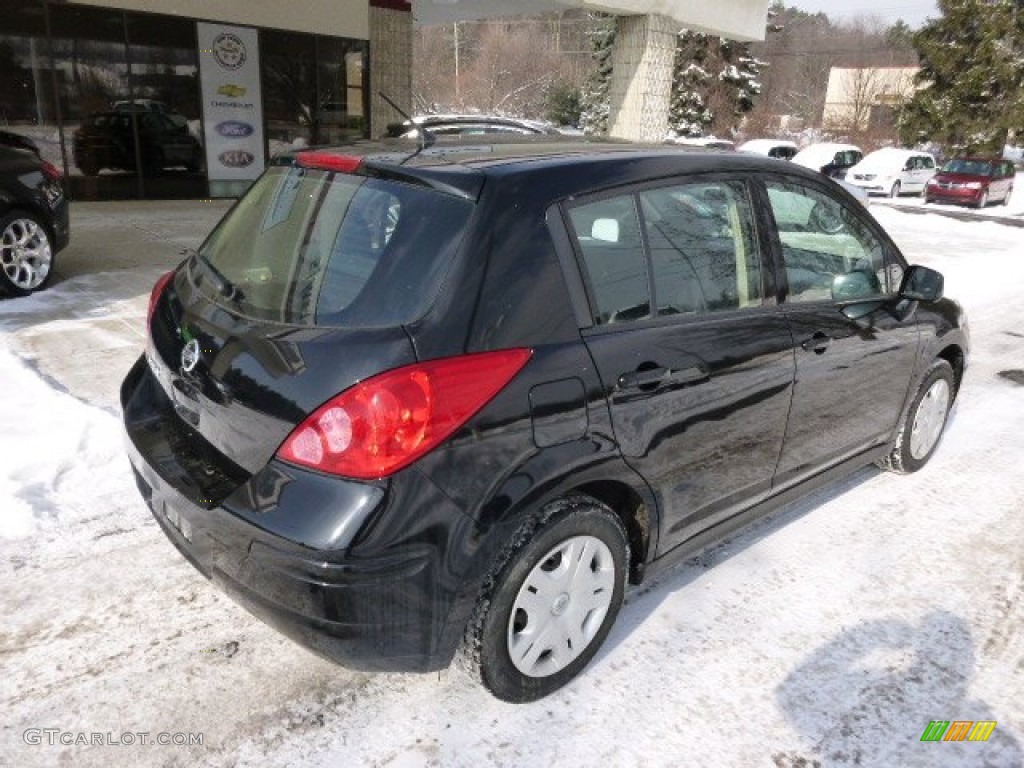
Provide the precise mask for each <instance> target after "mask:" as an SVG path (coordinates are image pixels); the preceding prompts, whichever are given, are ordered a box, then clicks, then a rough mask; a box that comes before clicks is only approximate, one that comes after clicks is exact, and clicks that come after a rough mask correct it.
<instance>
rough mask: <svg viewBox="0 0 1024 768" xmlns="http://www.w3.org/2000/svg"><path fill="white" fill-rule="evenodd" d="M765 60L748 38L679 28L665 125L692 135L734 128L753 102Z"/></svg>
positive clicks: (724, 131) (678, 132) (682, 134)
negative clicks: (745, 40)
mask: <svg viewBox="0 0 1024 768" xmlns="http://www.w3.org/2000/svg"><path fill="white" fill-rule="evenodd" d="M764 66H767V65H766V63H765V62H763V61H760V60H758V59H756V58H755V57H753V56H751V55H750V48H749V46H748V45H747V44H746V43H738V42H735V41H733V40H726V39H725V38H721V37H713V36H711V35H706V34H702V33H699V32H693V31H690V30H683V31H682V32H680V33H679V39H678V42H677V45H676V59H675V66H674V72H673V83H672V96H671V102H670V107H669V129H670V130H671V131H672V132H674V133H675V134H676V135H677V136H691V137H695V136H703V135H705V134H707V133H728V132H730V131H732V129H733V128H735V126H736V123H737V122H738V121H739V118H740V117H741V116H742V115H744V114H746V113H747V112H749V111H750V110H751V109H753V108H754V100H755V98H756V97H757V95H758V94H759V93H760V92H761V83H760V81H759V79H758V78H759V76H760V72H761V68H762V67H764ZM713 73H714V74H713Z"/></svg>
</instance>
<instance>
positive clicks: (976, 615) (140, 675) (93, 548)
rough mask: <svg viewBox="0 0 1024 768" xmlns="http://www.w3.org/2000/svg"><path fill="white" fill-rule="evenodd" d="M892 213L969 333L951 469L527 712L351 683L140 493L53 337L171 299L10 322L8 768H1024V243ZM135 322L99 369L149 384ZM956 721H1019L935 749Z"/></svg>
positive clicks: (654, 602) (737, 565)
mask: <svg viewBox="0 0 1024 768" xmlns="http://www.w3.org/2000/svg"><path fill="white" fill-rule="evenodd" d="M1021 197H1022V198H1024V195H1021ZM872 211H873V213H874V215H875V216H876V217H877V218H878V219H879V220H880V221H881V222H882V223H883V224H884V225H885V226H886V227H887V228H888V229H889V231H890V232H891V233H892V234H893V236H894V237H895V239H896V240H897V242H898V243H900V245H901V247H902V248H903V249H904V251H905V253H906V254H907V256H908V258H909V259H910V260H911V261H912V262H919V263H926V264H929V265H931V266H934V267H936V268H938V269H940V270H942V271H943V272H944V273H945V275H946V290H947V293H948V294H950V295H952V296H955V297H957V298H959V299H960V300H961V301H962V302H963V303H964V305H965V306H966V308H967V311H968V314H969V317H970V322H971V333H972V340H973V345H974V346H973V349H972V355H971V359H970V368H969V370H968V374H967V377H966V381H965V383H964V386H963V390H962V393H961V396H960V399H959V401H958V404H957V406H956V408H955V411H954V413H953V417H952V422H951V424H950V427H949V431H948V433H947V435H946V437H945V438H944V440H943V442H942V444H941V446H940V448H939V451H938V454H937V455H936V456H935V458H934V459H933V460H932V462H931V463H930V464H929V465H928V466H927V467H926V468H925V469H924V470H923V471H921V472H920V473H918V474H916V475H912V476H907V477H898V476H895V475H891V474H885V473H882V472H879V471H877V470H875V469H864V470H862V471H860V472H858V473H857V474H856V475H854V476H853V477H851V478H849V479H848V480H846V481H844V482H842V483H841V484H839V485H837V486H834V487H832V488H830V489H828V490H826V491H823V492H819V493H816V494H814V495H813V496H811V497H810V498H807V499H805V500H803V501H800V502H798V503H795V504H792V505H790V506H788V507H785V508H783V509H782V510H780V511H779V512H777V513H776V514H774V515H773V516H771V518H769V519H767V520H765V521H764V522H763V523H760V524H759V525H757V526H756V527H754V528H753V529H749V530H747V531H746V532H744V533H742V534H740V535H737V536H735V537H734V538H732V539H731V540H730V541H728V542H726V543H725V544H724V545H722V546H719V547H718V548H716V549H714V550H712V551H710V552H708V553H706V554H705V555H703V556H701V557H699V558H696V559H694V560H692V561H690V562H687V563H685V564H682V565H680V566H678V567H677V568H675V569H674V570H672V571H670V572H668V573H667V574H664V575H662V576H661V577H660V578H659V579H657V580H656V581H655V582H653V583H649V584H645V585H644V586H643V587H642V588H640V589H638V590H635V591H633V592H632V593H631V594H630V595H629V597H628V603H627V605H626V606H625V607H624V609H623V611H622V613H621V614H620V617H619V622H618V624H617V626H616V628H615V629H614V630H613V632H612V634H611V636H610V638H609V641H608V643H607V644H606V646H605V648H604V649H603V650H602V651H601V653H600V654H599V655H598V657H597V659H596V660H595V662H594V663H593V664H591V666H590V668H589V669H588V670H586V672H585V673H584V674H583V675H582V676H581V677H580V678H579V679H578V680H576V681H575V682H574V683H572V684H571V685H569V686H568V687H566V688H565V689H563V690H562V691H560V692H558V693H556V694H555V695H553V696H551V697H550V698H548V699H545V700H542V701H540V702H537V703H535V704H530V705H523V706H511V705H507V704H503V703H500V702H497V701H496V700H494V699H492V698H491V697H489V696H488V695H487V694H486V693H485V692H484V691H483V690H482V689H481V688H479V687H477V686H476V685H474V684H472V683H471V682H470V681H469V680H468V679H467V678H466V677H465V676H464V675H463V674H462V673H461V672H459V671H458V670H452V671H449V672H445V673H442V674H440V675H427V676H412V675H378V676H374V675H367V674H362V673H357V672H350V671H347V670H345V669H342V668H340V667H336V666H333V665H331V664H328V663H327V662H324V661H322V660H320V659H318V658H315V657H314V656H312V655H310V654H308V653H307V652H305V651H304V650H302V649H300V648H298V647H297V646H295V645H293V644H292V643H291V642H290V641H288V640H286V639H284V638H282V637H280V636H279V635H277V634H276V633H275V632H274V631H272V630H270V629H269V628H267V627H265V626H264V625H262V624H261V623H260V622H258V621H256V620H255V619H253V618H251V617H250V616H249V615H248V614H247V613H246V612H245V611H243V610H242V609H240V608H238V607H236V606H235V605H234V604H233V603H232V602H231V601H230V600H228V599H227V598H225V597H223V596H222V595H221V594H220V593H219V592H218V591H217V590H216V589H215V588H214V587H213V586H211V585H210V584H208V583H207V582H206V581H205V580H204V579H203V578H202V577H201V576H200V575H199V574H198V573H197V572H196V571H194V570H193V569H192V567H191V566H189V565H188V564H186V562H185V561H184V560H183V559H182V558H181V557H180V556H179V555H178V554H177V552H176V551H175V550H174V548H173V547H172V546H171V545H170V543H169V542H168V541H166V539H165V538H164V536H163V534H162V533H161V532H160V531H159V530H158V528H157V526H156V525H155V523H153V522H152V521H151V519H150V515H149V512H148V511H147V509H146V507H145V505H144V504H143V502H142V500H141V499H140V498H139V496H138V494H137V493H136V491H135V488H134V484H133V482H132V479H131V474H130V472H129V469H128V463H127V460H126V459H125V458H124V456H123V455H122V452H121V447H120V446H121V444H120V440H121V438H120V432H119V426H118V417H117V415H116V412H117V397H116V389H115V388H114V387H113V386H104V387H102V388H101V387H93V388H91V389H90V388H89V387H87V386H86V382H84V379H83V376H82V373H81V370H82V364H81V360H79V364H78V365H77V367H75V370H76V374H75V375H74V376H72V377H70V378H68V377H66V376H65V375H64V374H65V373H66V371H67V369H68V368H69V367H71V366H72V363H73V362H74V360H73V358H74V357H75V354H76V352H77V351H78V350H76V349H71V350H68V349H67V348H66V347H64V346H61V345H60V344H47V343H44V342H43V341H42V340H43V339H45V337H46V336H47V335H48V334H49V335H51V336H52V337H53V338H54V339H58V338H65V337H66V336H67V334H70V333H75V332H78V333H80V334H82V335H81V337H80V338H83V339H88V338H94V339H96V340H97V343H98V339H99V338H100V336H99V335H96V336H90V333H92V332H93V329H94V328H95V325H96V324H97V323H99V322H104V323H106V325H104V326H103V328H105V329H106V330H105V333H106V334H107V335H109V334H111V333H114V332H115V329H114V326H115V325H121V326H124V325H126V324H129V325H130V324H132V323H135V324H136V325H137V328H141V327H142V325H143V322H144V316H145V308H146V298H147V297H146V295H145V293H143V292H140V291H138V290H135V291H134V292H133V293H132V295H130V296H126V295H125V292H124V291H123V290H122V291H121V293H120V294H117V295H116V296H115V297H114V298H113V299H112V306H111V308H110V310H109V313H108V314H110V315H112V316H114V317H115V321H111V320H110V318H109V317H106V315H105V311H104V305H103V302H102V301H100V300H96V297H95V295H94V293H95V291H96V290H98V286H101V285H102V284H103V281H102V280H98V279H97V278H95V277H94V278H90V277H87V276H83V277H78V278H73V279H69V280H65V281H64V282H62V283H59V284H58V285H55V286H54V287H53V288H52V289H51V290H50V291H47V292H46V293H43V294H39V295H37V296H35V297H32V298H29V299H24V300H18V301H7V302H3V303H0V329H2V330H3V334H2V335H0V611H2V615H3V624H2V625H0V711H2V712H3V713H4V717H3V718H2V720H0V765H5V766H17V767H18V768H22V767H23V766H35V765H74V766H104V767H106V766H114V765H117V766H124V765H159V766H184V765H189V766H191V765H209V766H250V765H252V766H277V765H295V766H321V765H322V766H339V765H340V766H362V765H379V766H397V767H401V768H413V767H418V766H485V765H499V766H556V765H604V766H662V765H663V766H714V767H716V768H717V767H720V766H722V767H728V766H740V767H746V766H769V767H771V766H775V767H776V768H791V767H793V768H795V767H796V766H807V767H809V766H815V765H818V766H853V765H859V766H885V767H886V768H896V767H901V768H902V767H904V766H921V767H924V766H998V767H1002V768H1015V767H1018V766H1021V765H1024V501H1022V499H1024V469H1022V459H1024V386H1022V383H1024V378H1021V376H1022V374H1009V375H1008V376H1007V375H1001V373H1003V372H1007V371H1014V370H1017V371H1020V370H1022V369H1024V299H1022V297H1024V230H1022V229H1018V228H1012V227H1007V226H1003V225H1000V224H997V223H993V222H962V221H954V220H950V219H946V218H942V217H940V216H936V215H912V214H910V213H905V212H901V211H899V210H896V209H894V208H889V207H887V206H884V205H878V206H875V205H873V206H872ZM155 274H157V273H156V272H155V270H154V274H153V275H145V278H146V280H145V281H139V282H149V281H151V279H152V277H155ZM123 284H124V283H123V281H122V285H123ZM83 296H84V297H86V299H87V300H88V301H94V302H95V308H94V309H91V310H90V311H88V312H85V311H82V312H80V313H74V312H72V311H71V309H70V308H71V307H72V306H74V305H75V302H76V301H77V302H81V301H83V299H82V297H83ZM54 303H57V304H60V305H66V306H68V307H69V309H68V311H67V313H65V316H64V317H62V318H59V319H52V316H51V315H48V314H47V311H46V310H47V308H49V307H51V306H53V304H54ZM97 316H102V317H101V318H100V319H97ZM137 328H136V330H134V331H130V332H127V333H126V334H125V335H124V339H125V341H124V343H123V344H121V345H113V346H112V349H113V351H110V352H109V353H108V354H107V356H106V357H104V358H103V359H102V364H101V365H100V366H97V371H96V373H97V377H99V378H101V379H104V380H106V379H111V380H113V379H115V378H116V376H115V375H112V374H111V372H110V370H109V369H111V368H113V371H114V374H117V373H118V372H121V371H126V370H127V367H128V365H130V363H131V361H132V358H133V356H134V355H135V354H137V352H138V350H139V345H140V344H141V338H140V337H139V335H138V332H137ZM118 350H120V351H118ZM26 360H28V361H29V364H27V363H26ZM99 368H102V369H103V370H99ZM1015 376H1016V381H1014V377H1015ZM68 381H70V382H72V383H71V384H67V383H66V382H68ZM75 382H80V384H79V383H75ZM83 392H85V393H86V394H83ZM931 720H994V721H997V722H998V725H997V726H996V728H995V731H994V732H993V734H992V737H991V738H990V740H989V741H987V742H984V743H961V744H953V743H922V742H921V741H920V738H921V735H922V733H923V732H924V730H925V728H926V726H927V725H928V723H929V721H931ZM30 729H57V730H50V731H41V730H30ZM143 733H144V734H147V736H146V737H145V738H146V741H147V742H149V743H147V744H146V745H143V744H141V741H142V740H143V739H142V737H141V736H140V735H139V734H143ZM161 733H167V734H172V735H174V734H178V735H179V736H176V737H174V736H172V739H171V740H172V741H173V740H174V739H175V738H177V739H178V740H180V739H181V738H182V737H181V736H180V734H185V735H186V736H185V738H187V735H188V734H202V744H201V745H192V746H179V745H173V744H172V745H167V746H164V745H158V744H153V743H152V742H154V741H155V740H156V739H157V738H158V735H159V734H161ZM94 734H98V736H94ZM93 739H98V740H99V741H100V742H102V743H100V744H96V743H92V740H93ZM83 740H84V741H85V742H86V743H81V742H82V741H83ZM36 741H38V742H41V743H27V742H36ZM128 741H131V742H134V743H132V744H125V743H123V742H128ZM109 742H116V743H115V744H111V743H109Z"/></svg>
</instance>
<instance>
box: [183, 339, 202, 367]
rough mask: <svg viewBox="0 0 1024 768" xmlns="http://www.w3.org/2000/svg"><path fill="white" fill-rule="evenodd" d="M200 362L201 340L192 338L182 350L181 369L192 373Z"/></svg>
mask: <svg viewBox="0 0 1024 768" xmlns="http://www.w3.org/2000/svg"><path fill="white" fill-rule="evenodd" d="M198 363H199V342H198V341H196V340H195V339H192V340H191V341H190V342H189V343H188V344H186V345H185V346H184V347H182V350H181V370H183V371H184V372H185V373H192V369H193V368H195V367H196V365H197V364H198Z"/></svg>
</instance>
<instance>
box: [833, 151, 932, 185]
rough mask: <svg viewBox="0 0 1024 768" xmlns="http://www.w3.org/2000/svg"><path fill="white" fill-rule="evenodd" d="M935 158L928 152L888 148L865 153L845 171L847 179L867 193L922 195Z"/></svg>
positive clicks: (930, 175)
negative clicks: (863, 156)
mask: <svg viewBox="0 0 1024 768" xmlns="http://www.w3.org/2000/svg"><path fill="white" fill-rule="evenodd" d="M935 171H936V168H935V158H934V157H932V156H931V155H930V154H928V153H927V152H918V151H917V150H912V149H896V148H894V147H887V148H885V149H879V150H877V151H875V152H872V153H871V154H869V155H867V156H866V157H865V158H864V159H863V160H861V161H860V162H859V163H857V164H856V165H855V166H853V167H852V168H851V169H850V170H849V171H847V172H846V181H848V182H849V183H850V184H855V185H857V186H858V187H861V188H862V189H863V190H865V191H866V192H867V193H868V194H872V195H888V196H889V197H898V196H899V195H901V194H907V193H914V194H923V193H924V188H925V185H927V184H928V180H929V179H930V178H931V177H932V176H934V175H935Z"/></svg>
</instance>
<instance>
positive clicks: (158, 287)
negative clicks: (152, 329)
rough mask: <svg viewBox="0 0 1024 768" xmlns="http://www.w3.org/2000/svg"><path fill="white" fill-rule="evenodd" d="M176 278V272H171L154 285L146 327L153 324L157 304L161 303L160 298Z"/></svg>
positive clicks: (150, 295)
mask: <svg viewBox="0 0 1024 768" xmlns="http://www.w3.org/2000/svg"><path fill="white" fill-rule="evenodd" d="M173 277H174V271H173V270H172V271H170V272H168V273H167V274H165V275H160V279H159V280H157V281H156V283H155V284H154V285H153V291H152V292H151V293H150V294H149V311H148V312H147V313H146V327H147V328H149V326H150V325H151V324H152V323H153V311H154V310H155V309H156V303H157V302H158V301H160V296H161V295H162V294H163V292H164V290H165V289H166V288H167V284H168V283H169V282H171V279H172V278H173Z"/></svg>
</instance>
